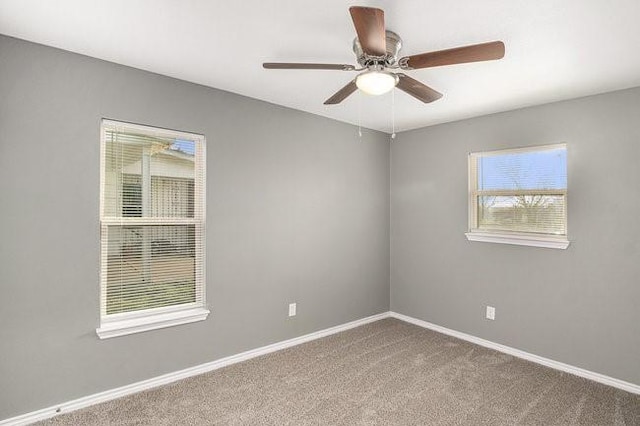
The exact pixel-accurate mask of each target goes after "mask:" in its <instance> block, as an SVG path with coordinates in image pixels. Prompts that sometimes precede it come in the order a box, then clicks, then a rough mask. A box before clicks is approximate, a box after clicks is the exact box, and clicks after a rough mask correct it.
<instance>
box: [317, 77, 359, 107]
mask: <svg viewBox="0 0 640 426" xmlns="http://www.w3.org/2000/svg"><path fill="white" fill-rule="evenodd" d="M356 90H358V86H356V80H355V79H354V80H351V81H350V82H349V83H348V84H347V85H346V86H344V87H343V88H342V89H340V90H338V91H337V92H336V93H335V94H334V95H333V96H331V97H330V98H329V99H327V100H326V101H324V104H325V105H335V104H339V103H340V102H342V101H344V100H345V99H346V98H347V96H349V95H350V94H352V93H353V92H355V91H356Z"/></svg>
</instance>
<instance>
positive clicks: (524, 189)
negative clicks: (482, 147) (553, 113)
mask: <svg viewBox="0 0 640 426" xmlns="http://www.w3.org/2000/svg"><path fill="white" fill-rule="evenodd" d="M469 212H470V214H469V222H470V223H469V228H470V231H471V232H474V231H476V232H478V231H482V232H508V233H516V234H517V233H527V234H536V235H541V236H556V237H566V234H567V150H566V146H565V145H564V144H559V145H550V146H543V147H535V148H524V149H515V150H503V151H492V152H482V153H473V154H470V156H469Z"/></svg>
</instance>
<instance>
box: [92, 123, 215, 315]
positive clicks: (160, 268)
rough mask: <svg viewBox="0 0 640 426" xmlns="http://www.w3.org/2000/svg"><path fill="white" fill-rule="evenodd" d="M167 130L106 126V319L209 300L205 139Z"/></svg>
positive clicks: (104, 299) (102, 164) (103, 286)
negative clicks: (206, 284)
mask: <svg viewBox="0 0 640 426" xmlns="http://www.w3.org/2000/svg"><path fill="white" fill-rule="evenodd" d="M128 126H129V127H128ZM167 132H169V131H167ZM169 133H171V135H164V134H163V132H162V129H152V128H145V127H143V126H130V125H126V124H123V126H116V127H114V126H113V125H108V126H106V127H105V128H104V130H103V144H104V145H103V156H102V161H101V166H102V168H103V169H102V182H103V189H102V203H101V206H102V207H101V209H102V210H101V220H102V228H103V231H102V238H103V241H102V262H103V265H102V277H101V282H102V303H101V305H102V317H103V318H105V317H108V316H109V315H120V314H124V313H134V312H142V311H145V310H150V311H153V310H154V309H157V308H163V307H170V306H180V305H185V306H186V305H189V306H192V305H194V304H196V305H199V306H204V234H205V232H204V201H203V198H204V175H205V171H204V167H205V162H204V161H203V158H202V157H203V153H204V146H203V141H202V140H200V139H198V140H192V139H189V137H190V136H192V135H188V136H189V137H184V138H182V137H180V135H176V134H175V132H169Z"/></svg>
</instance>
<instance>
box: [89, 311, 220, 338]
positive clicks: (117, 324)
mask: <svg viewBox="0 0 640 426" xmlns="http://www.w3.org/2000/svg"><path fill="white" fill-rule="evenodd" d="M208 315H209V311H208V310H207V309H204V308H196V309H189V310H184V311H176V312H169V313H163V314H156V315H149V316H144V317H139V318H132V319H125V320H120V321H112V322H105V323H103V324H101V326H100V328H97V329H96V333H97V334H98V337H99V338H100V339H109V338H111V337H118V336H125V335H127V334H133V333H141V332H143V331H149V330H156V329H158V328H165V327H172V326H174V325H180V324H188V323H190V322H196V321H203V320H205V319H207V316H208Z"/></svg>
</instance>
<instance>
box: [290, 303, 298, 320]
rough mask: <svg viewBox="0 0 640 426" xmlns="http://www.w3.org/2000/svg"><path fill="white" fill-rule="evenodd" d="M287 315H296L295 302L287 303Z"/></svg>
mask: <svg viewBox="0 0 640 426" xmlns="http://www.w3.org/2000/svg"><path fill="white" fill-rule="evenodd" d="M289 316H290V317H295V316H296V304H295V303H289Z"/></svg>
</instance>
